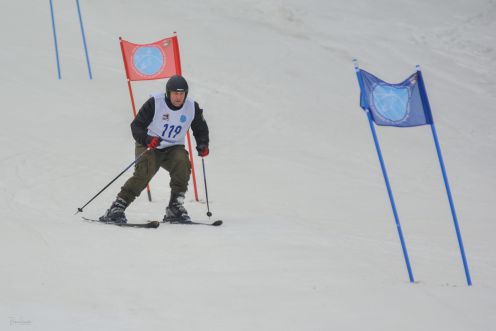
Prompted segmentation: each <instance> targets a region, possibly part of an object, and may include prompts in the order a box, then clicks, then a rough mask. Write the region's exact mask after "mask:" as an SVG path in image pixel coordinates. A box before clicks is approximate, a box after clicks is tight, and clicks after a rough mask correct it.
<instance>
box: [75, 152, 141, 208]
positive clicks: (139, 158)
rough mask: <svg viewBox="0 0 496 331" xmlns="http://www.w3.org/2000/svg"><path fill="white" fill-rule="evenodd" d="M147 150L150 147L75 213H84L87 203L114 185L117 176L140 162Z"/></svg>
mask: <svg viewBox="0 0 496 331" xmlns="http://www.w3.org/2000/svg"><path fill="white" fill-rule="evenodd" d="M147 151H148V149H147V150H145V151H144V152H143V153H141V154H140V155H139V156H138V157H137V158H136V159H135V160H134V161H133V162H132V163H131V164H130V165H128V166H127V167H126V169H124V170H122V172H121V173H120V174H119V175H117V177H115V178H114V179H112V181H111V182H110V183H108V184H107V185H106V186H105V187H104V188H102V189H101V190H100V192H98V193H97V194H96V195H95V196H94V197H93V198H91V199H90V201H88V202H86V204H85V205H84V206H82V207H80V208H78V210H77V212H76V213H75V214H74V215H76V214H77V213H82V212H83V209H84V207H86V206H87V205H89V204H90V202H91V201H93V200H95V198H96V197H97V196H99V195H100V194H101V193H102V192H103V191H105V190H106V189H107V187H109V186H110V185H112V183H113V182H115V181H116V180H117V178H119V177H120V176H122V174H123V173H125V172H126V171H127V170H128V169H129V168H131V167H132V166H133V165H134V164H135V163H136V162H138V161H139V160H141V158H142V157H143V155H145V153H146V152H147Z"/></svg>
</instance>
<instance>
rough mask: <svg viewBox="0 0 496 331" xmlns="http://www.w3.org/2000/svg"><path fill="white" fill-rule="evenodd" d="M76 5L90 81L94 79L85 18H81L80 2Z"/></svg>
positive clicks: (77, 0)
mask: <svg viewBox="0 0 496 331" xmlns="http://www.w3.org/2000/svg"><path fill="white" fill-rule="evenodd" d="M76 5H77V11H78V16H79V25H80V26H81V35H82V37H83V46H84V53H85V55H86V64H87V66H88V74H89V76H90V79H93V75H92V74H91V65H90V57H89V55H88V47H87V45H86V36H85V34H84V27H83V18H82V17H81V8H80V6H79V0H76Z"/></svg>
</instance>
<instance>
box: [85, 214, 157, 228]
mask: <svg viewBox="0 0 496 331" xmlns="http://www.w3.org/2000/svg"><path fill="white" fill-rule="evenodd" d="M83 219H84V220H85V221H89V222H96V223H102V224H111V225H117V226H120V227H127V228H147V229H156V228H158V227H159V226H160V222H159V221H150V222H147V223H112V222H101V221H99V220H95V219H91V218H86V217H83Z"/></svg>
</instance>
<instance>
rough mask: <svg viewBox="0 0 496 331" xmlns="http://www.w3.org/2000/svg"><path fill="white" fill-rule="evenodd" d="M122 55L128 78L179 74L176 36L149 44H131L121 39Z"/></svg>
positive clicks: (142, 78) (150, 78) (144, 78)
mask: <svg viewBox="0 0 496 331" xmlns="http://www.w3.org/2000/svg"><path fill="white" fill-rule="evenodd" d="M121 46H122V56H123V57H124V64H125V67H126V76H127V78H128V79H129V80H152V79H161V78H168V77H171V76H174V75H180V74H181V62H180V59H179V46H178V43H177V37H176V36H173V37H170V38H165V39H162V40H159V41H156V42H153V43H150V44H133V43H130V42H128V41H126V40H124V39H121Z"/></svg>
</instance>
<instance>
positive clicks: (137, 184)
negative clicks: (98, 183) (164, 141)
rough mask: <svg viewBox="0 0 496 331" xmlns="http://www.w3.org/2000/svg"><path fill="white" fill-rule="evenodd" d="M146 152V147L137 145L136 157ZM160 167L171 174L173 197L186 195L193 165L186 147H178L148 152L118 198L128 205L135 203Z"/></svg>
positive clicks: (137, 165) (136, 165)
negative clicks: (179, 194)
mask: <svg viewBox="0 0 496 331" xmlns="http://www.w3.org/2000/svg"><path fill="white" fill-rule="evenodd" d="M145 150H146V147H145V146H143V145H141V144H138V143H136V148H135V155H136V157H138V156H139V155H140V154H141V153H143V152H144V151H145ZM160 167H162V168H164V169H165V170H167V171H168V172H169V175H170V183H169V185H170V188H171V195H173V194H175V193H185V192H186V190H187V189H188V182H189V178H190V175H191V163H190V161H189V154H188V152H187V151H186V149H185V148H184V145H176V146H171V147H168V148H165V149H162V150H160V149H151V150H148V151H147V152H146V153H145V154H144V155H143V157H142V158H141V160H139V161H138V162H137V163H136V164H135V166H134V173H133V176H132V177H131V178H129V179H128V180H127V181H126V183H125V184H124V186H122V188H121V191H120V192H119V194H117V196H118V197H120V198H122V199H124V200H125V201H127V203H128V204H130V203H131V202H133V201H134V199H136V197H138V196H139V195H140V194H141V192H142V191H143V190H144V189H145V187H146V186H147V185H148V182H150V180H151V179H152V178H153V176H155V174H156V173H157V171H158V170H159V169H160Z"/></svg>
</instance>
